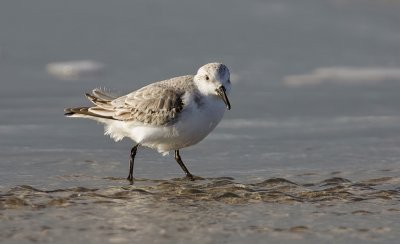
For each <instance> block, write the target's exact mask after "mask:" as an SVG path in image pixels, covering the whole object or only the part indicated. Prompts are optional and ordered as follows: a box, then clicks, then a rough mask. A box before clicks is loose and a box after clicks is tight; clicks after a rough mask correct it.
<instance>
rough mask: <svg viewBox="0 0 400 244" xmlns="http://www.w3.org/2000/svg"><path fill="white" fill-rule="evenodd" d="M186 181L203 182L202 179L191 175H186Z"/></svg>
mask: <svg viewBox="0 0 400 244" xmlns="http://www.w3.org/2000/svg"><path fill="white" fill-rule="evenodd" d="M186 179H188V180H190V181H195V180H204V178H203V177H200V176H196V175H192V174H187V175H186Z"/></svg>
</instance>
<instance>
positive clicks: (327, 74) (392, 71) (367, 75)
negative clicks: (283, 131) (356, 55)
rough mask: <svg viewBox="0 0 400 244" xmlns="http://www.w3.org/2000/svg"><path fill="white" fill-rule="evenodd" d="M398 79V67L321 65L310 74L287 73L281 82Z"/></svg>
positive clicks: (349, 82)
mask: <svg viewBox="0 0 400 244" xmlns="http://www.w3.org/2000/svg"><path fill="white" fill-rule="evenodd" d="M388 80H392V81H393V80H398V81H400V68H385V67H323V68H318V69H315V70H314V71H312V72H311V73H310V74H303V75H288V76H286V77H284V78H283V83H284V84H286V85H288V86H304V85H315V84H321V83H325V82H330V83H343V84H376V83H379V82H382V81H388Z"/></svg>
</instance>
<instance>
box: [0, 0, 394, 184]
mask: <svg viewBox="0 0 400 244" xmlns="http://www.w3.org/2000/svg"><path fill="white" fill-rule="evenodd" d="M399 10H400V4H399V2H398V1H379V2H377V1H358V0H351V1H344V0H330V1H318V0H315V1H314V0H307V1H301V2H295V1H285V0H283V1H282V0H279V1H274V0H271V1H246V2H242V1H217V2H214V1H202V2H190V3H189V2H187V1H168V2H163V1H124V0H119V1H113V2H110V1H102V0H97V1H90V0H83V1H81V0H80V1H74V0H72V1H67V2H65V1H53V0H51V1H50V0H48V1H46V0H40V1H34V2H32V1H25V2H21V1H7V0H6V1H2V3H1V7H0V82H1V86H2V88H1V89H0V113H1V116H0V138H1V140H0V148H1V149H0V153H1V154H0V155H1V160H2V163H1V165H0V167H1V168H2V170H0V172H1V173H0V174H1V183H2V184H10V182H15V181H16V179H18V180H23V181H24V180H28V182H31V181H36V180H37V179H38V177H37V176H38V175H37V174H39V175H41V174H43V172H44V171H43V167H44V168H46V172H47V173H46V175H47V174H49V172H51V173H54V174H58V173H60V170H61V171H65V172H71V171H80V172H82V170H84V169H83V168H82V166H81V165H79V164H78V163H77V162H79V161H82V160H93V161H100V162H98V163H99V165H101V167H98V168H99V169H98V173H100V174H106V175H121V174H125V173H126V164H127V160H128V156H129V155H128V152H129V148H130V146H131V144H132V143H131V142H130V141H127V140H126V141H124V142H122V143H114V142H112V141H111V140H110V139H109V138H107V137H104V136H103V135H102V133H103V130H102V126H101V125H97V124H96V123H95V122H93V121H86V120H78V119H76V120H75V119H67V118H64V117H63V109H64V108H65V107H71V106H81V105H88V104H89V102H88V101H86V100H85V98H84V96H83V94H84V93H85V92H89V91H91V89H93V88H96V87H106V88H109V89H111V90H113V91H117V92H119V93H120V94H121V95H122V94H124V93H128V92H131V91H133V90H135V89H138V88H140V87H142V86H144V85H146V84H148V83H151V82H154V81H158V80H162V79H167V78H170V77H174V76H180V75H185V74H194V73H196V71H197V69H198V68H199V67H200V66H201V65H203V64H205V63H207V62H213V61H218V62H223V63H225V64H226V65H227V66H228V67H229V68H230V70H231V73H232V81H233V82H234V85H233V89H232V93H231V95H230V97H231V98H230V99H231V101H232V107H233V109H232V110H231V111H228V112H227V113H226V115H225V118H224V120H223V122H222V123H221V124H220V126H219V127H218V128H217V129H216V130H215V132H214V133H212V134H211V135H210V136H209V137H208V138H207V139H206V140H205V141H204V142H202V143H200V144H199V145H198V146H195V147H191V148H188V149H187V150H184V151H186V152H183V158H184V159H187V160H186V161H187V162H188V164H189V165H190V166H189V168H192V171H193V172H198V173H199V174H205V175H210V174H211V175H214V174H215V175H221V174H227V175H231V176H233V175H248V174H249V172H253V174H254V175H257V174H264V173H265V172H266V171H268V170H269V169H273V168H274V167H275V168H276V169H277V170H279V169H282V168H290V169H293V168H299V167H300V168H314V167H317V168H321V167H322V168H327V167H328V168H341V167H352V166H354V167H355V168H358V167H359V166H360V165H361V166H362V167H377V165H380V166H382V167H386V166H385V163H387V164H396V163H398V158H399V156H400V153H399V152H398V150H397V149H398V146H399V145H400V124H399V122H400V117H399V115H400V109H399V101H400V99H399V88H400V84H399V81H400V28H399V23H400V15H399V14H398V13H399ZM138 157H139V162H141V163H138V164H137V165H136V166H135V167H136V170H137V173H138V174H139V175H143V176H144V177H150V178H151V177H155V178H157V177H169V176H168V175H169V174H170V175H179V174H180V171H179V170H180V169H179V168H178V167H176V165H174V164H173V163H174V162H173V160H172V159H170V158H163V157H160V156H159V155H157V154H156V153H155V152H152V151H149V150H147V149H143V151H142V152H140V153H139V155H138ZM107 161H112V162H114V164H110V163H107ZM165 161H168V162H169V163H165ZM228 161H229V162H228ZM35 162H36V163H35ZM244 162H245V163H244ZM39 165H40V167H38V166H39ZM110 165H114V166H115V167H111V166H110ZM107 167H108V168H107ZM38 168H40V170H39V171H38V172H36V169H38ZM47 168H49V169H47ZM47 170H48V171H47ZM87 170H89V171H90V170H95V169H93V168H92V169H90V168H89V169H87ZM51 173H50V174H51ZM95 174H96V173H95ZM29 177H31V178H29ZM45 182H46V180H45Z"/></svg>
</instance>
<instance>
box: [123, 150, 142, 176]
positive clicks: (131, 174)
mask: <svg viewBox="0 0 400 244" xmlns="http://www.w3.org/2000/svg"><path fill="white" fill-rule="evenodd" d="M138 146H139V144H137V145H136V146H134V147H132V149H131V159H130V160H129V175H128V178H126V179H127V180H129V181H133V164H134V162H135V156H136V151H137V148H138Z"/></svg>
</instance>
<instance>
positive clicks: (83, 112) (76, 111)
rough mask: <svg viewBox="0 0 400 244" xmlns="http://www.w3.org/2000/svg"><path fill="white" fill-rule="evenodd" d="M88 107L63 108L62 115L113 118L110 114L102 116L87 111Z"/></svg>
mask: <svg viewBox="0 0 400 244" xmlns="http://www.w3.org/2000/svg"><path fill="white" fill-rule="evenodd" d="M89 109H90V107H77V108H66V109H64V115H65V116H67V117H97V118H103V119H114V118H113V117H112V116H104V115H101V114H96V113H93V112H90V111H89Z"/></svg>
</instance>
